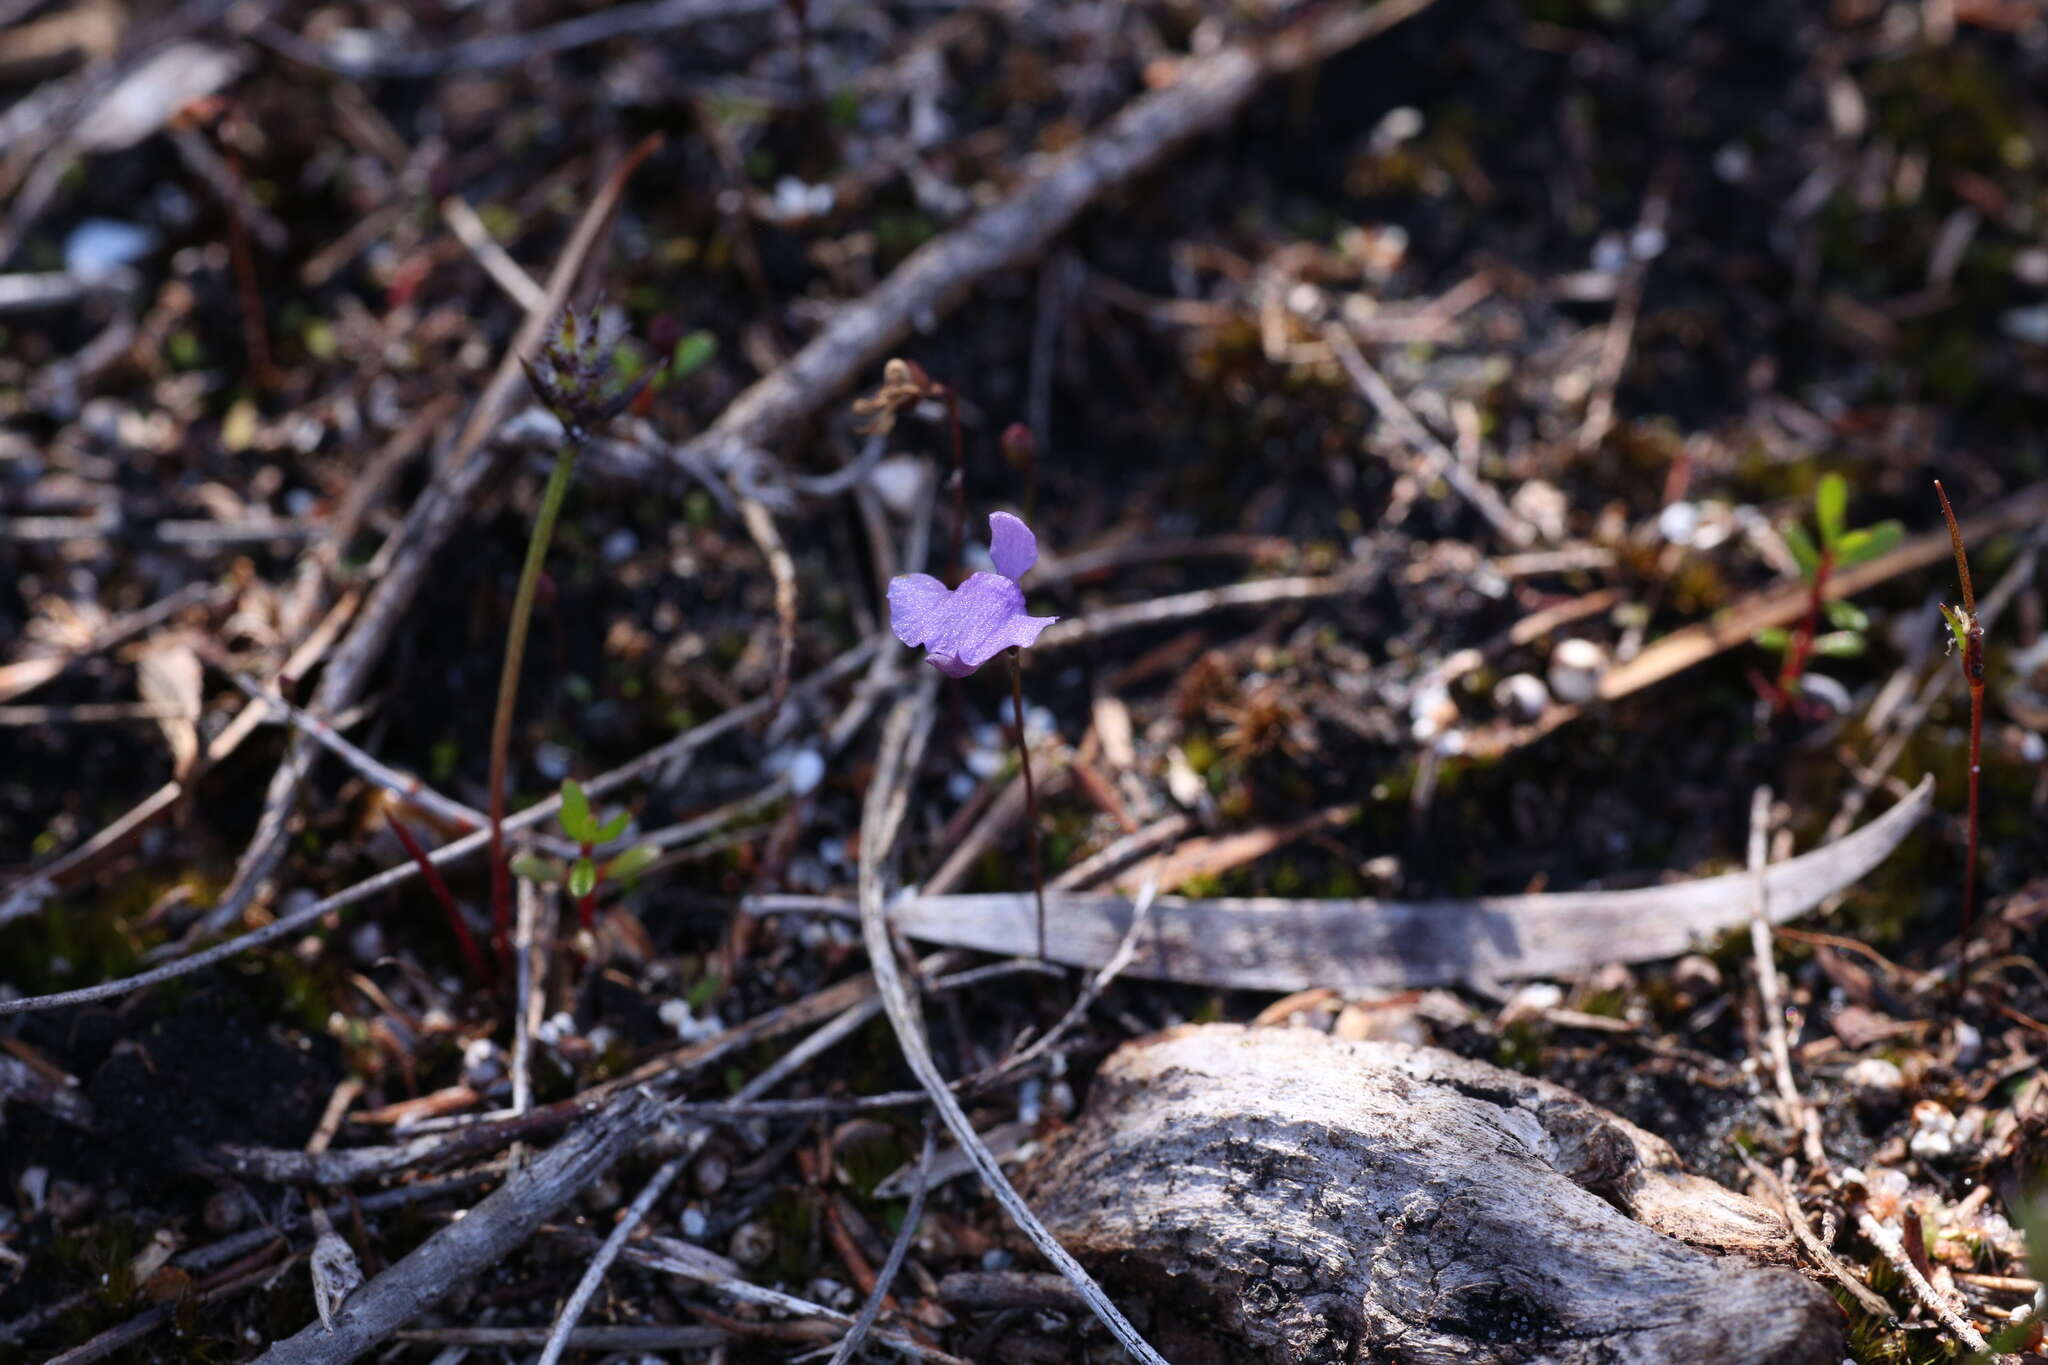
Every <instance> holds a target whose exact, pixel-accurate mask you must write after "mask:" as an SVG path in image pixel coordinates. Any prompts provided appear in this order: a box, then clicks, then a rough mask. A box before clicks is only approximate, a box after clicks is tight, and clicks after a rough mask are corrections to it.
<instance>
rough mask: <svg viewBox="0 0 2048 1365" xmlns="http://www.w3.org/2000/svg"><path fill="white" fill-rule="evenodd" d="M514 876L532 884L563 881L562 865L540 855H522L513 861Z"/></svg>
mask: <svg viewBox="0 0 2048 1365" xmlns="http://www.w3.org/2000/svg"><path fill="white" fill-rule="evenodd" d="M512 875H513V876H515V877H524V878H526V880H528V881H530V882H558V881H560V880H562V865H561V864H560V863H558V862H556V861H555V860H554V859H553V858H543V857H542V856H541V855H540V854H538V853H522V854H520V855H519V856H518V857H516V858H514V859H513V860H512Z"/></svg>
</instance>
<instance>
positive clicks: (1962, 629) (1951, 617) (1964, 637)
mask: <svg viewBox="0 0 2048 1365" xmlns="http://www.w3.org/2000/svg"><path fill="white" fill-rule="evenodd" d="M1941 619H1942V620H1944V621H1946V622H1947V623H1948V633H1949V634H1950V635H1953V636H1954V637H1955V641H1954V644H1955V648H1957V649H1960V650H1962V651H1963V652H1964V653H1965V654H1967V653H1968V652H1969V649H1970V618H1969V617H1968V616H1967V615H1966V614H1964V612H1963V609H1962V608H1961V607H1952V606H1950V605H1949V604H1948V603H1946V602H1944V603H1942V604H1941Z"/></svg>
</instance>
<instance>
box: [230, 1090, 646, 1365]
mask: <svg viewBox="0 0 2048 1365" xmlns="http://www.w3.org/2000/svg"><path fill="white" fill-rule="evenodd" d="M661 1112H662V1111H661V1106H660V1105H659V1104H657V1103H655V1102H654V1101H652V1100H650V1099H648V1098H646V1097H644V1096H642V1095H639V1094H637V1093H629V1094H627V1095H625V1096H622V1097H621V1098H620V1099H619V1100H618V1101H616V1102H614V1103H613V1104H611V1105H609V1106H608V1107H607V1108H606V1109H605V1110H604V1111H603V1112H601V1113H599V1114H597V1115H596V1116H594V1117H593V1118H592V1119H591V1120H590V1121H589V1122H587V1123H585V1124H583V1125H582V1126H580V1127H578V1128H577V1129H576V1130H575V1131H574V1132H572V1133H570V1134H569V1135H568V1136H567V1137H565V1138H563V1139H562V1140H561V1141H560V1142H558V1143H556V1144H555V1145H554V1146H553V1147H552V1148H550V1149H549V1150H548V1152H547V1154H546V1155H545V1156H543V1157H542V1158H541V1159H540V1160H538V1161H536V1162H534V1163H533V1165H531V1166H529V1167H527V1168H526V1169H525V1170H523V1171H519V1172H516V1173H515V1174H513V1175H512V1176H511V1177H509V1178H508V1179H507V1180H506V1181H505V1183H504V1184H503V1185H501V1186H499V1187H498V1190H497V1191H496V1193H494V1194H492V1195H490V1196H489V1197H488V1198H486V1199H485V1200H484V1201H483V1202H482V1203H480V1204H478V1205H477V1206H476V1207H475V1208H473V1209H471V1210H470V1211H469V1212H468V1214H467V1215H466V1216H464V1217H462V1218H460V1219H457V1220H456V1221H455V1222H452V1223H450V1224H448V1225H447V1226H446V1227H444V1228H442V1229H441V1230H440V1231H439V1232H437V1233H435V1234H434V1235H433V1236H432V1237H429V1238H428V1239H427V1240H426V1241H425V1242H423V1243H421V1244H420V1245H419V1247H417V1248H416V1249H415V1250H414V1251H413V1252H412V1253H411V1254H410V1255H408V1256H406V1257H405V1259H403V1260H401V1261H399V1262H398V1263H397V1264H396V1265H393V1266H392V1267H390V1268H389V1269H388V1270H386V1271H385V1272H384V1273H383V1274H381V1275H379V1276H377V1277H376V1278H375V1279H373V1280H371V1281H370V1282H369V1283H368V1284H366V1285H364V1286H363V1287H362V1288H361V1289H358V1290H357V1291H356V1292H355V1293H354V1294H352V1295H350V1296H349V1299H348V1302H347V1303H345V1304H343V1305H342V1307H341V1311H340V1312H338V1313H336V1314H335V1315H334V1329H333V1331H332V1332H329V1331H327V1330H325V1329H324V1328H322V1327H321V1325H320V1324H319V1323H318V1322H315V1323H312V1324H310V1325H309V1326H307V1327H306V1328H305V1329H304V1330H302V1331H301V1332H299V1333H298V1335H296V1336H294V1337H291V1338H289V1339H288V1340H285V1341H280V1342H278V1343H277V1344H276V1345H274V1346H272V1347H271V1348H270V1349H269V1350H268V1351H265V1352H264V1353H263V1354H262V1355H261V1356H259V1357H258V1358H257V1359H258V1361H259V1362H260V1365H343V1362H345V1361H350V1360H354V1359H355V1358H356V1357H357V1356H359V1355H362V1354H363V1353H364V1352H365V1351H369V1350H371V1349H373V1348H374V1347H375V1346H376V1345H377V1344H378V1343H379V1342H382V1341H383V1340H385V1339H386V1338H387V1337H389V1336H390V1335H391V1334H392V1333H393V1332H396V1331H397V1330H398V1329H399V1328H401V1327H403V1326H405V1324H406V1323H408V1322H410V1321H412V1320H413V1319H414V1318H416V1317H418V1316H419V1315H420V1314H421V1313H423V1312H425V1311H426V1310H427V1309H428V1308H431V1307H432V1306H433V1305H434V1304H435V1303H437V1302H439V1301H440V1300H441V1299H442V1298H443V1297H444V1296H445V1295H447V1294H448V1293H449V1292H450V1291H451V1290H453V1289H454V1288H455V1287H456V1286H457V1285H459V1284H461V1283H463V1282H464V1281H465V1280H468V1279H469V1278H470V1277H472V1276H474V1275H475V1274H477V1273H478V1272H479V1271H482V1270H484V1269H485V1268H486V1267H488V1266H491V1265H495V1264H496V1263H497V1262H499V1261H501V1260H503V1259H504V1258H505V1257H506V1256H509V1255H510V1254H511V1253H512V1252H513V1251H515V1250H516V1249H518V1247H519V1246H520V1245H521V1244H522V1243H523V1242H525V1241H526V1239H527V1238H528V1237H530V1236H532V1235H533V1231H534V1229H535V1228H537V1227H539V1226H540V1225H541V1223H542V1222H544V1221H545V1220H546V1219H547V1218H548V1217H549V1216H551V1215H552V1214H553V1213H554V1212H555V1210H556V1209H559V1208H560V1207H562V1205H564V1204H566V1203H568V1202H569V1200H570V1199H572V1198H574V1197H575V1196H576V1195H577V1194H578V1193H580V1192H581V1191H582V1190H583V1189H584V1188H586V1187H587V1186H589V1185H590V1184H591V1183H592V1182H594V1181H595V1180H596V1179H597V1178H598V1177H599V1176H601V1175H603V1174H604V1173H605V1172H606V1171H607V1170H609V1169H611V1166H612V1164H613V1163H614V1162H616V1161H617V1160H618V1159H619V1158H620V1157H622V1156H624V1155H625V1154H626V1153H627V1152H629V1151H631V1150H632V1149H633V1148H634V1146H636V1145H637V1144H638V1143H639V1141H640V1139H641V1138H643V1137H645V1136H646V1135H647V1134H648V1133H649V1132H651V1131H652V1130H653V1129H654V1127H655V1125H656V1124H657V1123H659V1122H660V1119H661Z"/></svg>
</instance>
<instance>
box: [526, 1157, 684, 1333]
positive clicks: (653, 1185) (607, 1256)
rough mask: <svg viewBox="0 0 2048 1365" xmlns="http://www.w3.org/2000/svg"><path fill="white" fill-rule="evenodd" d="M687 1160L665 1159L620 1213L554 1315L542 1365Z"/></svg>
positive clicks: (572, 1327)
mask: <svg viewBox="0 0 2048 1365" xmlns="http://www.w3.org/2000/svg"><path fill="white" fill-rule="evenodd" d="M692 1154H694V1149H692ZM686 1160H688V1157H686V1156H677V1157H670V1158H669V1159H668V1160H667V1161H664V1162H663V1163H662V1164H661V1167H660V1169H659V1170H657V1171H655V1173H654V1176H653V1178H652V1179H650V1180H649V1181H648V1182H647V1184H646V1186H645V1187H644V1188H642V1189H641V1191H640V1193H639V1194H638V1195H636V1196H635V1197H634V1199H633V1202H632V1203H631V1204H628V1205H627V1206H626V1211H625V1212H624V1213H622V1214H620V1215H619V1221H618V1222H617V1223H615V1224H613V1225H612V1230H611V1232H610V1234H609V1235H607V1236H606V1237H605V1239H604V1243H603V1244H602V1245H601V1246H599V1247H598V1249H597V1254H596V1255H595V1256H593V1257H591V1259H590V1264H589V1265H588V1266H587V1267H585V1268H584V1271H583V1278H582V1279H580V1280H578V1281H577V1282H576V1290H575V1292H574V1293H572V1294H570V1295H569V1301H568V1302H567V1303H565V1304H563V1305H562V1311H561V1312H560V1313H558V1314H556V1315H555V1326H554V1330H552V1331H550V1332H549V1333H548V1341H547V1345H546V1346H545V1347H544V1348H543V1349H542V1350H541V1353H540V1365H555V1362H556V1361H558V1360H560V1359H561V1358H562V1352H563V1351H565V1350H567V1349H568V1346H569V1334H570V1333H572V1332H574V1331H575V1330H576V1324H577V1323H578V1322H579V1321H580V1320H581V1319H582V1317H583V1310H584V1309H585V1308H587V1307H589V1306H590V1300H591V1298H592V1296H593V1295H595V1294H596V1293H597V1287H598V1286H599V1285H600V1284H602V1283H604V1273H605V1271H607V1270H609V1269H610V1268H611V1264H612V1262H613V1261H616V1260H617V1259H618V1258H619V1251H620V1249H621V1248H622V1247H624V1246H625V1245H626V1239H627V1238H628V1237H631V1236H632V1235H633V1230H634V1229H635V1228H637V1227H639V1226H640V1223H641V1220H643V1219H645V1218H646V1217H647V1211H648V1210H649V1209H651V1208H653V1207H654V1201H655V1200H657V1199H659V1198H661V1196H662V1192H663V1191H665V1190H666V1189H668V1187H669V1185H670V1184H671V1183H672V1182H673V1181H674V1180H675V1178H676V1177H677V1176H678V1175H680V1174H682V1170H683V1164H684V1162H685V1161H686Z"/></svg>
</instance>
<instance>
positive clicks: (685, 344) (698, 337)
mask: <svg viewBox="0 0 2048 1365" xmlns="http://www.w3.org/2000/svg"><path fill="white" fill-rule="evenodd" d="M717 354H718V338H717V337H715V336H713V335H711V333H709V332H692V333H690V334H689V335H688V336H686V337H684V338H683V339H682V340H681V341H678V342H677V343H676V353H675V354H674V355H673V356H671V357H669V362H668V377H669V381H670V382H671V383H673V382H675V381H676V380H679V379H688V378H689V377H690V376H691V375H693V374H695V373H697V371H699V370H701V369H703V368H704V367H705V366H706V365H709V364H710V363H711V358H712V357H713V356H715V355H717Z"/></svg>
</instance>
